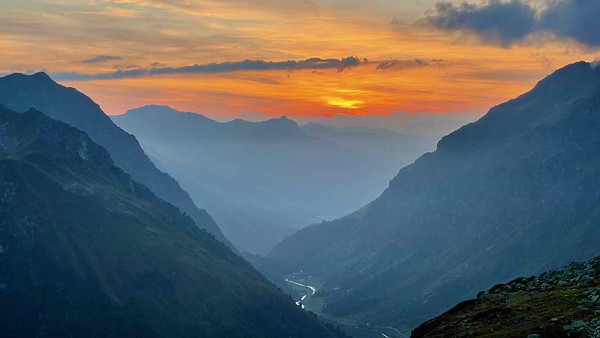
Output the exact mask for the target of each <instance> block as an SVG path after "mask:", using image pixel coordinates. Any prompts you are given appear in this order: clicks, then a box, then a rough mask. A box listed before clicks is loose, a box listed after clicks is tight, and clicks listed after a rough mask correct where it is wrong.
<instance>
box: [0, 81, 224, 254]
mask: <svg viewBox="0 0 600 338" xmlns="http://www.w3.org/2000/svg"><path fill="white" fill-rule="evenodd" d="M0 104H3V105H5V106H6V107H8V108H10V109H12V110H14V111H18V112H22V111H26V110H27V109H29V108H35V109H37V110H39V111H43V112H44V113H45V114H47V115H48V116H50V117H52V118H53V119H56V120H60V121H63V122H66V123H68V124H70V125H72V126H74V127H75V128H77V129H80V130H83V131H85V132H86V133H87V134H88V135H89V136H90V137H91V138H92V140H94V141H95V142H97V143H98V144H100V145H102V146H103V147H104V148H106V149H107V150H108V152H109V153H110V155H111V157H112V158H113V160H114V161H115V163H116V164H117V165H118V166H119V167H121V168H122V169H123V170H125V172H127V173H129V174H130V175H132V176H133V178H134V179H135V180H137V181H138V182H141V183H142V184H145V185H146V186H148V187H149V188H150V189H151V190H152V191H153V192H154V193H155V194H157V195H158V196H160V197H161V198H163V199H165V200H166V201H168V202H170V203H172V204H174V205H175V206H177V207H178V208H179V209H180V210H181V211H183V212H185V213H187V214H188V215H190V217H192V219H193V220H194V221H195V222H196V224H197V225H198V226H199V227H201V228H204V229H206V230H208V231H209V232H210V233H212V234H213V235H214V236H215V237H216V238H217V239H219V240H220V241H223V242H225V243H228V242H227V240H226V239H225V237H224V236H223V234H222V233H221V230H220V229H219V227H218V226H217V225H216V224H215V222H214V221H213V219H212V218H211V217H210V216H209V215H208V213H207V212H206V211H205V210H202V209H199V208H198V207H196V206H195V205H194V203H193V202H192V200H191V199H190V197H189V195H188V194H187V193H186V192H185V191H183V190H182V189H181V187H180V186H179V184H178V183H177V182H176V181H175V180H174V179H173V178H171V177H170V176H169V175H167V174H165V173H163V172H161V171H159V170H158V169H156V167H155V166H154V164H153V163H152V162H151V161H150V159H149V158H148V157H147V156H146V154H144V151H143V150H142V148H141V147H140V145H139V143H138V141H137V140H136V139H135V137H134V136H133V135H130V134H128V133H126V132H125V131H123V130H122V129H120V128H119V127H117V126H116V125H115V124H114V123H113V122H112V121H111V119H110V118H109V117H108V116H106V115H105V114H104V112H103V111H102V110H101V109H100V107H99V106H98V104H96V103H95V102H94V101H92V100H91V99H90V98H89V97H87V96H85V95H84V94H82V93H80V92H78V91H77V90H76V89H74V88H67V87H64V86H61V85H59V84H58V83H56V82H54V81H52V79H50V77H48V75H46V74H44V73H37V74H35V75H31V76H28V75H24V74H12V75H9V76H5V77H2V78H0Z"/></svg>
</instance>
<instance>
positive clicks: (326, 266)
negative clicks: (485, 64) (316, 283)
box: [270, 62, 600, 326]
mask: <svg viewBox="0 0 600 338" xmlns="http://www.w3.org/2000/svg"><path fill="white" fill-rule="evenodd" d="M599 146H600V69H597V68H593V67H592V66H591V65H590V64H589V63H585V62H581V63H577V64H573V65H570V66H568V67H566V68H564V69H562V70H559V71H557V72H556V73H554V74H553V75H551V76H549V77H548V78H546V79H545V80H543V81H541V82H540V83H539V84H538V85H537V86H536V87H535V88H534V89H533V90H532V91H531V92H529V93H527V94H525V95H523V96H521V97H519V98H517V99H515V100H512V101H509V102H507V103H505V104H502V105H500V106H498V107H495V108H493V109H492V110H491V111H490V112H489V113H488V114H487V115H486V116H485V117H483V118H482V119H481V120H479V121H477V122H475V123H472V124H470V125H467V126H465V127H463V128H461V129H460V130H458V131H456V132H455V133H453V134H451V135H449V136H447V137H445V138H444V139H443V140H442V141H441V142H440V143H439V145H438V149H437V151H436V152H434V153H431V154H426V155H424V156H423V157H421V158H420V159H419V160H417V161H416V162H415V163H414V164H413V165H410V166H408V167H406V168H404V169H402V170H401V171H400V172H399V174H398V175H397V176H396V178H394V180H393V181H392V182H391V183H390V186H389V188H388V189H387V190H386V191H385V192H384V193H383V194H382V196H381V197H380V198H378V199H377V200H375V201H374V202H372V203H371V204H369V205H368V206H366V207H365V208H363V209H362V210H360V211H358V212H356V213H354V214H352V215H350V216H348V217H345V218H343V219H340V220H337V221H334V222H328V223H324V224H320V225H315V226H312V227H310V228H307V229H305V230H302V231H300V232H299V233H297V234H296V235H294V236H292V237H290V238H288V239H287V240H285V241H283V242H282V243H281V244H280V245H279V246H278V247H277V248H275V249H274V250H273V251H272V253H271V254H270V257H271V258H274V259H279V260H281V261H285V262H287V263H288V264H291V265H293V266H296V267H297V269H299V270H300V269H302V270H305V271H307V272H308V273H310V272H314V273H315V274H316V275H317V276H318V278H320V279H321V280H322V281H323V282H325V284H326V286H327V287H329V288H331V289H332V290H334V291H332V292H331V294H329V296H328V297H327V301H326V310H327V311H328V312H329V313H330V314H331V315H336V316H350V317H357V318H360V319H362V320H368V321H374V322H380V323H393V324H396V325H402V326H406V325H408V326H410V325H415V324H417V323H418V322H422V321H423V320H425V319H427V318H428V317H431V316H433V315H435V314H437V313H439V312H440V311H441V310H443V309H447V308H449V307H450V306H451V305H452V304H454V303H456V302H457V301H458V300H460V299H465V298H468V297H470V296H471V295H473V294H474V293H475V292H477V291H478V290H481V289H485V288H487V287H489V286H491V285H493V284H494V283H495V282H497V281H501V280H509V279H511V278H514V277H516V276H519V275H531V274H534V273H538V272H542V271H544V270H547V269H550V268H553V267H556V266H560V265H562V264H564V263H566V262H569V261H576V260H584V259H588V258H590V257H592V256H594V255H597V254H598V253H599V252H600V249H599V248H598V246H597V243H598V240H600V228H599V227H598V222H599V221H600V155H599V154H600V153H598V147H599Z"/></svg>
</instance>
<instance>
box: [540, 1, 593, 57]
mask: <svg viewBox="0 0 600 338" xmlns="http://www.w3.org/2000/svg"><path fill="white" fill-rule="evenodd" d="M599 20H600V1H598V0H569V1H558V2H555V3H553V5H552V6H550V7H549V8H548V9H547V10H545V11H544V12H543V13H542V15H541V18H540V23H539V29H544V30H548V31H550V32H552V33H554V35H556V36H558V37H562V38H572V39H574V40H576V41H577V42H579V43H582V44H584V45H588V46H594V47H600V31H599V30H598V23H599V22H600V21H599Z"/></svg>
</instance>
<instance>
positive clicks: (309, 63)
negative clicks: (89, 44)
mask: <svg viewBox="0 0 600 338" xmlns="http://www.w3.org/2000/svg"><path fill="white" fill-rule="evenodd" d="M366 62H367V61H366V60H361V59H359V58H358V57H355V56H350V57H347V58H343V59H321V58H310V59H306V60H300V61H296V60H289V61H278V62H273V61H264V60H244V61H238V62H223V63H208V64H201V65H199V64H196V65H192V66H184V67H151V68H135V69H119V70H117V71H115V72H110V73H99V74H81V73H75V72H62V73H53V74H52V76H53V78H55V79H57V80H62V81H69V80H71V81H85V80H104V79H121V78H131V77H142V76H152V75H160V74H214V73H228V72H236V71H248V70H259V71H260V70H286V71H293V70H303V69H313V70H318V69H336V70H337V71H339V72H341V71H344V70H345V69H347V68H352V67H356V66H359V65H361V64H363V63H366Z"/></svg>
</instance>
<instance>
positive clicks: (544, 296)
mask: <svg viewBox="0 0 600 338" xmlns="http://www.w3.org/2000/svg"><path fill="white" fill-rule="evenodd" d="M599 277H600V258H595V259H593V260H591V261H588V262H584V263H572V264H570V265H569V266H567V267H564V268H562V269H557V270H552V271H549V272H546V273H543V274H541V275H539V276H533V277H529V278H518V279H515V280H513V281H511V282H509V283H507V284H498V285H496V286H494V287H493V288H492V289H490V290H489V291H487V292H481V293H479V295H478V297H477V299H472V300H468V301H465V302H462V303H460V304H458V305H457V306H455V307H454V308H452V309H451V310H450V311H448V312H446V313H444V314H442V315H441V316H439V317H437V318H434V319H432V320H430V321H428V322H426V323H424V324H422V325H420V326H419V327H418V328H416V329H415V330H413V332H412V337H413V338H421V337H423V338H425V337H427V338H431V337H598V336H600V319H598V308H599V307H600V287H599V284H600V279H598V278H599Z"/></svg>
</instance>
